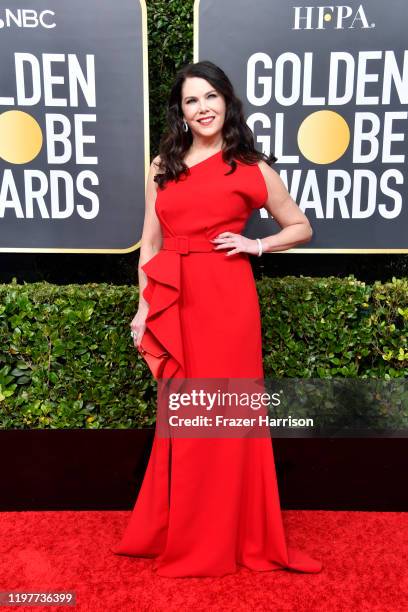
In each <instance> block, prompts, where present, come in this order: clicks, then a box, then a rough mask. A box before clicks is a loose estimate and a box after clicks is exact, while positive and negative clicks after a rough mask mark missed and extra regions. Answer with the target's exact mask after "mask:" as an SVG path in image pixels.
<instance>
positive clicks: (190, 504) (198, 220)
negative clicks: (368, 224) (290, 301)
mask: <svg viewBox="0 0 408 612" xmlns="http://www.w3.org/2000/svg"><path fill="white" fill-rule="evenodd" d="M274 161H276V158H275V157H273V156H271V157H270V158H266V156H265V155H263V154H261V153H259V152H258V151H256V150H255V147H254V140H253V135H252V132H251V131H250V130H249V128H248V126H247V125H246V123H245V120H244V116H243V112H242V104H241V102H240V100H239V99H237V97H236V96H235V93H234V90H233V87H232V85H231V83H230V81H229V79H228V77H227V76H226V75H225V73H224V72H223V71H222V70H221V69H220V68H218V67H217V66H215V65H214V64H213V63H211V62H198V63H195V64H189V65H187V66H185V67H184V68H182V69H181V70H180V71H179V73H178V74H177V76H176V80H175V83H174V86H173V88H172V91H171V94H170V100H169V108H168V131H167V133H166V134H165V135H164V136H163V138H162V141H161V144H160V155H159V156H158V157H156V158H155V159H154V160H153V162H152V164H151V167H150V172H149V176H148V180H147V190H146V213H145V221H144V228H143V234H142V240H141V251H140V262H139V282H140V301H139V307H138V311H137V313H136V315H135V317H134V319H133V321H132V323H131V329H132V335H133V338H134V344H135V346H136V347H138V348H139V347H140V343H141V341H142V339H143V336H144V334H145V332H146V330H148V332H149V334H150V336H152V337H154V339H155V341H157V342H158V343H159V345H160V346H162V347H163V350H165V351H166V352H167V354H168V360H167V361H166V364H165V367H164V370H163V372H162V377H163V378H169V379H177V378H183V377H184V378H201V379H202V378H205V377H208V378H211V377H213V378H230V379H231V378H232V377H235V378H248V379H250V378H255V379H259V378H262V377H263V366H262V345H261V323H260V312H259V302H258V296H257V292H256V285H255V281H254V277H253V273H252V268H251V265H250V261H249V254H251V255H261V254H262V252H272V251H282V250H285V249H289V248H291V247H293V246H295V245H297V244H300V243H303V242H307V241H308V240H309V239H310V237H311V235H312V230H311V227H310V225H309V222H308V220H307V218H306V217H305V215H304V214H303V213H302V212H301V211H300V210H299V208H298V206H297V205H296V203H295V202H294V201H293V200H292V199H291V197H290V195H289V193H288V191H287V190H286V188H285V186H284V184H283V182H282V181H281V179H280V177H279V175H278V174H277V173H276V172H275V171H274V170H273V169H272V168H271V167H270V165H269V164H270V163H271V162H274ZM261 207H265V208H266V209H267V210H268V211H269V212H270V213H271V214H272V215H273V217H274V218H275V219H276V221H277V222H278V223H279V225H280V226H281V227H282V230H281V231H280V232H279V233H278V234H277V235H272V236H268V237H266V238H263V239H262V240H260V239H256V240H250V239H249V238H246V237H244V236H242V235H241V233H240V232H241V231H242V229H243V228H244V225H245V222H246V220H247V219H248V217H249V215H250V214H251V212H252V211H253V210H254V209H256V208H258V209H259V208H261ZM113 550H114V552H115V553H117V554H124V555H131V556H140V557H153V558H154V562H153V569H155V570H156V572H157V573H158V574H159V575H161V576H171V577H182V576H223V575H226V574H230V573H233V572H235V571H237V569H238V566H240V565H241V566H245V567H247V568H250V569H253V570H274V569H284V568H289V569H293V570H298V571H301V572H319V571H320V570H321V567H322V564H321V563H320V562H319V561H316V560H314V559H312V558H311V557H309V556H308V555H307V554H306V553H304V552H301V551H298V550H296V549H293V548H290V547H287V545H286V541H285V535H284V530H283V524H282V517H281V511H280V502H279V493H278V488H277V481H276V474H275V465H274V458H273V449H272V442H271V438H270V435H269V432H268V437H266V436H264V437H260V438H243V437H241V438H238V437H237V438H229V439H220V438H216V437H213V438H200V439H197V438H196V439H192V438H189V439H183V438H176V437H174V438H172V437H171V436H170V437H167V438H165V437H159V436H158V435H157V427H156V432H155V437H154V441H153V447H152V451H151V455H150V459H149V464H148V467H147V470H146V474H145V477H144V480H143V483H142V487H141V489H140V492H139V496H138V498H137V501H136V503H135V506H134V509H133V512H132V515H131V518H130V521H129V523H128V526H127V529H126V531H125V533H124V535H123V538H122V541H121V542H120V544H119V545H118V546H117V547H116V548H115V549H113Z"/></svg>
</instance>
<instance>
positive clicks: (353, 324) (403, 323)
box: [0, 276, 408, 429]
mask: <svg viewBox="0 0 408 612" xmlns="http://www.w3.org/2000/svg"><path fill="white" fill-rule="evenodd" d="M257 288H258V294H259V298H260V304H261V314H262V328H263V351H264V366H265V378H272V379H276V378H278V379H281V378H305V379H307V378H331V377H335V378H336V377H340V378H357V377H358V378H380V379H394V378H401V377H407V376H408V349H407V333H408V279H395V278H394V279H393V281H392V282H391V283H387V284H381V283H379V282H376V283H374V284H373V285H368V284H365V283H363V282H361V281H358V280H356V279H355V278H354V277H353V276H350V277H348V278H346V279H338V278H335V277H329V278H310V277H300V278H296V277H285V278H279V279H271V278H263V279H261V280H259V281H257ZM137 301H138V288H137V287H128V286H113V285H110V284H88V285H66V286H58V285H52V284H48V283H33V284H24V285H18V284H16V283H11V284H7V285H4V284H3V285H0V347H1V350H0V427H2V428H31V427H40V428H77V427H80V428H95V429H99V428H128V427H143V426H152V425H153V424H154V421H155V411H156V403H155V402H156V383H155V381H154V380H153V379H152V378H151V376H150V374H149V371H148V369H147V366H146V365H145V363H144V361H143V360H141V359H140V358H139V357H138V353H137V351H136V349H135V348H134V347H133V344H132V341H131V338H130V334H129V323H130V321H131V319H132V317H133V315H134V313H135V310H136V306H137Z"/></svg>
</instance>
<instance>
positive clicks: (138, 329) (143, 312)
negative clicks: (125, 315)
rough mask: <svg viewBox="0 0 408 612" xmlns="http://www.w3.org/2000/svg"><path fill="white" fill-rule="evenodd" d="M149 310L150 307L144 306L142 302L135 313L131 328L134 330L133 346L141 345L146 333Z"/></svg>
mask: <svg viewBox="0 0 408 612" xmlns="http://www.w3.org/2000/svg"><path fill="white" fill-rule="evenodd" d="M148 311H149V308H148V307H146V306H142V305H141V304H139V308H138V310H137V313H136V314H135V316H134V317H133V319H132V322H131V323H130V329H131V330H132V332H133V346H134V347H135V348H138V347H139V344H140V342H141V341H142V338H143V334H144V333H145V329H146V317H147V313H148Z"/></svg>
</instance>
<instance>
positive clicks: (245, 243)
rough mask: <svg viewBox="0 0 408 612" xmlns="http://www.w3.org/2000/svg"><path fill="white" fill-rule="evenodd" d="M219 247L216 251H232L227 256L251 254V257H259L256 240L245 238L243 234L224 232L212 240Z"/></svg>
mask: <svg viewBox="0 0 408 612" xmlns="http://www.w3.org/2000/svg"><path fill="white" fill-rule="evenodd" d="M211 242H215V243H216V244H217V246H216V247H215V250H221V249H230V248H232V251H228V253H226V255H235V253H249V254H250V255H258V243H257V241H256V240H251V239H250V238H245V236H242V234H233V233H232V232H223V233H222V234H218V236H216V237H215V238H212V239H211Z"/></svg>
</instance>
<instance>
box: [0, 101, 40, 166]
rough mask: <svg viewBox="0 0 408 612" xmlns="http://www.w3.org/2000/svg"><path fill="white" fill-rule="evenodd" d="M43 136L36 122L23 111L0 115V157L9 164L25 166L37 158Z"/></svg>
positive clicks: (7, 112)
mask: <svg viewBox="0 0 408 612" xmlns="http://www.w3.org/2000/svg"><path fill="white" fill-rule="evenodd" d="M42 143H43V135H42V132H41V128H40V126H39V125H38V123H37V121H36V120H35V119H34V117H32V116H31V115H29V114H28V113H24V112H23V111H18V110H12V111H6V112H5V113H1V114H0V157H2V158H3V159H4V160H5V161H7V162H9V163H10V164H26V163H28V162H30V161H32V160H33V159H34V158H35V157H37V155H38V153H39V152H40V150H41V147H42Z"/></svg>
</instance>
